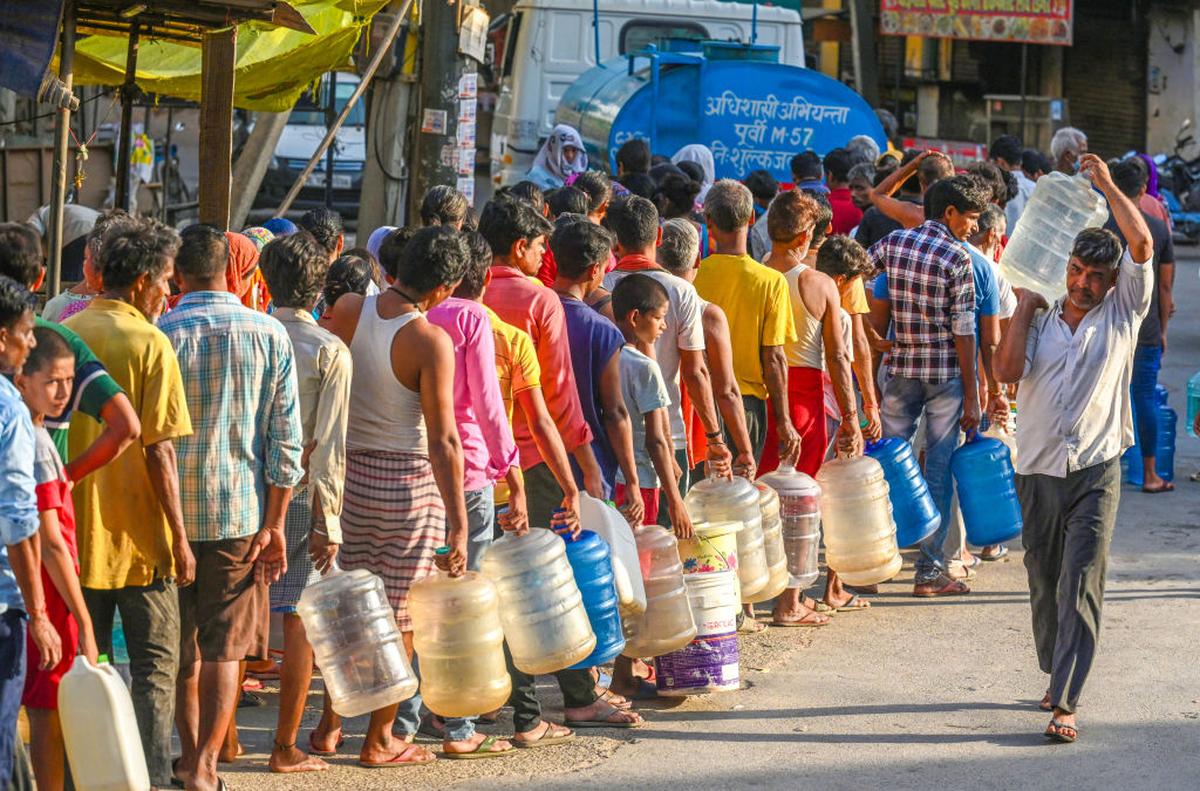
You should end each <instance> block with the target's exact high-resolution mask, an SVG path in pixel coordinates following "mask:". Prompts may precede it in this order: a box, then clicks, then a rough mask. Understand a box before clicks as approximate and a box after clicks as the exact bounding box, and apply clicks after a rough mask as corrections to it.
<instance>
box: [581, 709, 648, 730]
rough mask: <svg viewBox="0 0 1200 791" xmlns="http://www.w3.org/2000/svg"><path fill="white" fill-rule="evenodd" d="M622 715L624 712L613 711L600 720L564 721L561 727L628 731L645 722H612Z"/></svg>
mask: <svg viewBox="0 0 1200 791" xmlns="http://www.w3.org/2000/svg"><path fill="white" fill-rule="evenodd" d="M623 713H624V712H622V711H621V710H620V709H613V710H612V712H611V713H609V714H608V715H607V716H606V717H605V718H604V719H602V720H566V721H565V722H563V725H566V726H567V727H568V728H574V729H575V730H580V729H582V728H617V729H625V730H628V729H630V728H640V727H642V725H643V724H645V722H646V721H645V720H639V721H637V722H625V721H622V722H613V721H612V718H613V717H615V716H616V715H618V714H623Z"/></svg>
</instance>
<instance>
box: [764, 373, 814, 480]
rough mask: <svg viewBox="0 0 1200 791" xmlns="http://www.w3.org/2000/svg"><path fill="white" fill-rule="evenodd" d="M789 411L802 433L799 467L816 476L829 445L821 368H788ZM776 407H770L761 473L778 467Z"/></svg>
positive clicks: (797, 464) (794, 423)
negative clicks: (774, 408)
mask: <svg viewBox="0 0 1200 791" xmlns="http://www.w3.org/2000/svg"><path fill="white" fill-rule="evenodd" d="M788 413H789V414H790V415H791V416H792V425H794V426H795V427H796V431H797V432H798V433H799V434H800V459H799V460H798V461H797V462H796V469H798V470H800V472H803V473H806V474H808V475H811V476H813V477H814V478H815V477H816V475H817V471H818V470H819V469H821V462H822V461H824V460H825V452H826V450H827V449H828V445H829V429H828V428H827V427H826V424H825V387H824V385H823V384H822V380H821V370H820V369H819V368H788ZM775 431H776V429H775V410H773V409H768V410H767V443H766V445H765V446H764V447H763V454H762V459H761V460H760V462H759V465H758V474H759V475H762V474H764V473H768V472H773V471H774V470H776V469H777V468H778V467H779V443H778V442H777V441H776V439H775V437H776V434H775Z"/></svg>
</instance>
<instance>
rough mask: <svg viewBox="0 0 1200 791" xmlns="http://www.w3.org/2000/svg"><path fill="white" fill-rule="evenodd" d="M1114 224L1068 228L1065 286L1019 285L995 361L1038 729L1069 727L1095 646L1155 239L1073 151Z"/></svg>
mask: <svg viewBox="0 0 1200 791" xmlns="http://www.w3.org/2000/svg"><path fill="white" fill-rule="evenodd" d="M1080 164H1081V171H1082V172H1083V173H1086V174H1087V175H1088V176H1089V177H1090V178H1091V180H1092V183H1093V184H1095V186H1096V187H1097V188H1098V189H1099V190H1100V191H1101V192H1103V193H1104V197H1105V198H1107V199H1108V205H1109V207H1110V209H1111V210H1112V213H1113V217H1114V219H1115V220H1116V222H1117V226H1118V227H1119V228H1120V230H1121V233H1122V235H1123V236H1124V237H1125V239H1126V240H1127V241H1128V243H1129V248H1128V250H1126V251H1125V252H1124V253H1122V251H1121V244H1120V241H1119V240H1118V238H1117V237H1116V235H1115V234H1113V233H1112V232H1111V231H1108V230H1104V229H1099V228H1089V229H1087V230H1085V231H1083V232H1081V233H1080V234H1079V235H1078V236H1077V237H1076V238H1075V246H1074V249H1073V250H1072V251H1071V259H1070V261H1069V262H1068V264H1067V275H1066V289H1067V294H1066V296H1064V297H1062V298H1060V299H1059V300H1058V301H1056V302H1055V303H1054V305H1053V306H1048V305H1047V304H1046V300H1045V299H1044V298H1043V297H1042V296H1041V295H1039V294H1036V293H1033V292H1031V291H1026V290H1023V289H1017V298H1018V302H1017V310H1016V312H1015V313H1014V314H1013V317H1012V322H1011V324H1010V325H1009V329H1008V332H1007V333H1006V334H1005V336H1004V338H1003V340H1002V341H1001V343H1000V348H999V349H998V350H997V352H996V358H995V364H994V370H995V373H996V376H997V378H999V379H1000V380H1001V381H1004V382H1010V383H1012V382H1020V385H1021V390H1020V396H1019V397H1020V416H1019V418H1018V421H1017V451H1018V452H1017V464H1016V468H1017V479H1016V485H1017V495H1018V497H1020V499H1021V511H1022V516H1023V519H1024V537H1023V540H1022V542H1023V544H1024V547H1025V568H1026V570H1027V571H1028V575H1029V598H1030V604H1031V606H1032V608H1033V632H1034V642H1035V644H1036V646H1037V654H1038V664H1039V665H1040V666H1041V668H1042V671H1043V672H1046V673H1048V674H1050V689H1049V690H1048V691H1047V693H1046V696H1045V697H1044V698H1043V699H1042V708H1043V709H1044V710H1047V711H1053V719H1051V721H1050V725H1049V726H1048V727H1047V729H1046V736H1048V737H1050V738H1052V739H1055V740H1057V741H1060V742H1073V741H1075V740H1076V738H1078V735H1079V732H1078V728H1077V727H1076V720H1075V709H1076V706H1077V704H1078V702H1079V696H1080V693H1081V692H1082V689H1083V684H1084V682H1085V681H1086V679H1087V675H1088V671H1089V670H1091V666H1092V661H1093V659H1094V658H1095V653H1096V643H1097V638H1098V636H1099V632H1100V613H1101V607H1102V605H1103V601H1104V573H1105V568H1106V566H1107V562H1108V545H1109V541H1110V540H1111V538H1112V531H1113V526H1114V524H1115V522H1116V518H1117V504H1118V501H1119V498H1120V492H1121V470H1120V456H1121V453H1122V452H1123V451H1124V450H1125V449H1126V448H1128V447H1130V446H1131V445H1133V419H1132V415H1131V404H1130V393H1129V384H1130V378H1131V368H1132V360H1133V352H1134V347H1135V345H1136V344H1137V338H1138V328H1139V327H1140V325H1141V323H1142V319H1143V318H1144V317H1145V315H1146V312H1147V311H1148V310H1149V308H1150V297H1151V290H1152V289H1153V287H1154V274H1153V270H1152V269H1151V268H1150V267H1149V266H1148V264H1149V263H1150V260H1151V258H1152V257H1153V251H1154V240H1153V238H1152V237H1151V235H1150V230H1149V228H1147V226H1146V223H1145V221H1144V220H1143V219H1142V213H1141V212H1140V211H1139V210H1138V208H1137V206H1135V205H1134V204H1133V202H1132V201H1131V200H1129V198H1127V197H1125V195H1124V194H1123V193H1122V192H1121V191H1120V190H1119V189H1117V187H1116V186H1115V185H1114V184H1113V181H1112V178H1111V177H1110V175H1109V172H1108V166H1107V165H1105V164H1104V161H1103V160H1101V159H1100V158H1099V157H1097V156H1095V155H1093V154H1087V155H1084V156H1083V157H1082V158H1081V159H1080Z"/></svg>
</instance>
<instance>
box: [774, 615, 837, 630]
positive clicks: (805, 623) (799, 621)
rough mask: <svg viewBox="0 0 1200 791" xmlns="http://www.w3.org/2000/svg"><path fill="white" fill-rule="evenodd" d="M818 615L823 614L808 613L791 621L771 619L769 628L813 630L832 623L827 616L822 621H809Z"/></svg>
mask: <svg viewBox="0 0 1200 791" xmlns="http://www.w3.org/2000/svg"><path fill="white" fill-rule="evenodd" d="M820 615H824V613H819V612H808V613H805V614H804V615H803V616H801V617H800V618H796V619H794V620H791V621H781V620H779V619H777V618H772V619H771V626H777V627H779V628H782V629H796V628H800V627H810V628H814V629H815V628H817V627H820V626H828V625H829V624H831V623H833V619H832V618H830V617H829V616H828V615H826V616H825V620H824V621H814V620H810V619H811V618H813V617H814V616H820Z"/></svg>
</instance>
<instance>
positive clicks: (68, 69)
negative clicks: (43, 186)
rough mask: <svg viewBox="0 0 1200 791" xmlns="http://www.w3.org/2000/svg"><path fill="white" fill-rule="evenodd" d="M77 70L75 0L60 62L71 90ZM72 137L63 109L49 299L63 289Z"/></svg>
mask: <svg viewBox="0 0 1200 791" xmlns="http://www.w3.org/2000/svg"><path fill="white" fill-rule="evenodd" d="M74 68H75V0H67V4H66V8H65V9H64V13H63V29H62V52H61V53H60V55H59V59H58V78H59V79H60V80H62V83H63V85H65V86H66V89H67V91H68V92H69V91H70V90H71V83H72V80H73V77H74V75H73V73H72V72H73V71H74ZM70 136H71V110H70V108H68V107H63V106H61V104H60V106H59V108H58V111H57V112H55V113H54V181H53V182H51V184H50V217H49V222H48V223H47V230H48V231H49V235H50V238H49V240H48V243H47V246H48V247H49V248H50V249H49V253H50V262H49V271H48V272H47V275H48V276H49V280H48V281H47V283H46V296H48V297H53V296H55V295H57V294H58V292H59V290H60V289H61V288H62V240H63V211H64V208H63V204H64V203H66V200H67V156H68V154H69V151H68V147H67V141H68V140H69V139H70Z"/></svg>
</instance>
